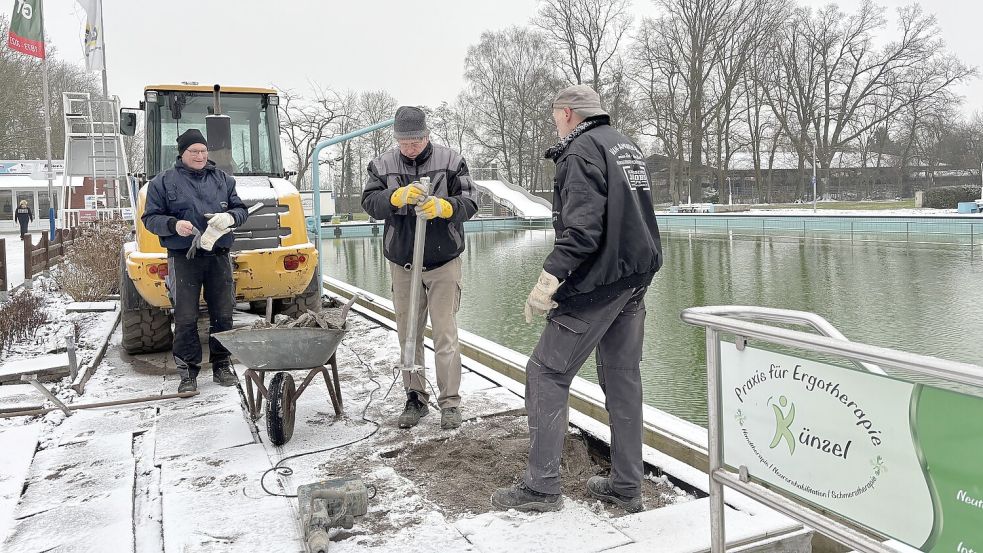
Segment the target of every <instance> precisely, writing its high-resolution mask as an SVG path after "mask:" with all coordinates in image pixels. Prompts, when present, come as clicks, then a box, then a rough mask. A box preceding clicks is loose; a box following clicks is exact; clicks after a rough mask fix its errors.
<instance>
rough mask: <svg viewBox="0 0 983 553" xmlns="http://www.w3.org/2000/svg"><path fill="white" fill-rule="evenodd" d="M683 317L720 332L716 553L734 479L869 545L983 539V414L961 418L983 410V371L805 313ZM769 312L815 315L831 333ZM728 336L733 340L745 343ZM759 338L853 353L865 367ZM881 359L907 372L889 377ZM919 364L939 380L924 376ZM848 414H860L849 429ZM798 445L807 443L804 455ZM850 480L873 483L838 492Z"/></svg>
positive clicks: (799, 515) (824, 528)
mask: <svg viewBox="0 0 983 553" xmlns="http://www.w3.org/2000/svg"><path fill="white" fill-rule="evenodd" d="M681 318H682V320H683V321H684V322H687V323H689V324H692V325H696V326H702V327H705V328H706V359H707V401H708V430H709V468H710V470H709V474H710V509H711V521H710V522H711V524H710V526H711V551H712V552H713V553H724V544H725V536H724V500H723V488H724V486H727V487H729V488H732V489H735V490H738V491H740V492H741V493H744V494H746V495H748V496H750V497H752V498H754V499H756V500H758V501H760V502H761V503H764V504H765V505H767V506H769V507H771V508H773V509H775V510H777V511H779V512H781V513H783V514H785V515H787V516H789V517H791V518H794V519H796V520H798V521H800V522H802V523H803V524H806V525H808V526H811V527H812V528H815V529H816V530H817V531H819V532H821V533H823V534H825V535H827V536H829V537H830V538H832V539H835V540H837V541H839V542H841V543H843V544H845V545H847V546H850V547H852V548H854V549H855V550H857V551H863V552H871V553H874V552H876V553H882V552H883V553H889V552H893V551H895V549H894V548H892V547H890V546H888V545H885V544H884V543H883V542H884V539H895V540H898V541H900V542H903V543H907V544H909V545H911V546H913V547H921V548H922V549H921V550H923V551H930V550H932V551H934V550H947V551H948V550H952V551H956V550H963V549H959V547H963V546H964V545H965V546H966V547H969V544H970V543H971V542H975V543H974V544H973V545H975V546H979V545H980V539H979V532H978V528H979V525H978V522H979V521H978V520H977V519H978V518H979V515H978V514H977V513H976V512H975V511H973V510H970V511H973V512H970V513H969V515H967V514H966V513H964V512H963V511H965V509H963V507H965V506H966V504H970V505H977V506H979V508H981V509H983V498H977V497H974V496H973V490H977V491H978V486H976V484H978V482H979V481H980V480H981V479H983V466H981V465H980V463H979V461H978V459H976V458H973V457H970V456H966V455H962V454H959V452H960V451H962V449H961V448H965V447H967V446H966V445H961V444H964V443H965V442H969V444H970V445H969V446H968V447H971V448H977V447H978V446H979V435H978V434H977V432H979V431H980V429H981V428H983V423H980V424H977V422H976V417H974V416H968V417H961V416H959V415H961V414H963V412H964V411H966V410H969V411H970V412H971V413H983V397H981V396H983V367H979V366H976V365H971V364H967V363H959V362H953V361H947V360H942V359H938V358H935V357H929V356H925V355H918V354H913V353H907V352H902V351H897V350H894V349H889V348H883V347H877V346H871V345H868V344H863V343H856V342H851V341H849V340H847V339H846V338H845V337H843V335H842V334H840V333H839V332H837V331H836V329H835V328H834V327H833V326H832V325H831V324H830V323H829V322H828V321H826V320H825V319H823V318H822V317H819V316H818V315H815V314H813V313H806V312H801V311H790V310H784V309H771V308H763V307H747V306H713V307H693V308H689V309H686V310H684V311H683V312H682V314H681ZM755 321H764V322H768V323H783V324H797V325H808V326H811V327H813V328H814V329H816V330H817V331H819V332H822V333H823V334H826V335H818V334H812V333H808V332H802V331H798V330H791V329H788V328H782V327H777V326H772V325H768V324H761V323H760V322H755ZM722 335H730V336H733V337H734V342H733V344H730V343H727V342H723V341H722ZM754 342H763V343H767V344H772V345H778V346H783V347H786V348H793V349H795V350H800V351H801V350H804V351H808V352H814V353H818V354H821V355H824V356H835V357H838V358H842V359H847V360H850V361H853V362H855V363H857V364H859V365H860V370H856V369H846V368H842V367H838V366H835V365H828V364H824V363H820V362H818V361H813V360H810V359H802V358H798V357H792V356H788V355H785V354H782V353H777V352H774V351H768V350H764V349H760V348H757V347H756V345H755V344H754ZM724 344H726V347H724ZM722 348H723V349H722ZM881 368H886V369H896V371H893V372H892V374H891V376H890V377H888V376H885V375H884V374H883V371H882V370H881ZM905 372H907V373H908V374H914V375H920V376H921V377H928V378H929V379H931V381H932V382H934V384H925V383H924V382H914V381H912V380H910V378H909V377H906V376H905V374H904V373H905ZM730 386H734V387H733V389H731V388H730ZM960 386H962V387H964V388H961V389H960V388H959V387H960ZM954 388H956V390H955V391H954ZM817 390H818V392H819V393H816V392H817ZM725 391H726V392H725ZM731 392H733V393H731ZM725 393H726V395H725ZM765 398H767V399H765ZM824 402H825V403H824ZM796 407H798V408H799V410H798V412H797V411H796ZM851 409H852V411H851ZM841 414H842V417H845V418H846V420H847V421H848V422H849V423H855V424H845V425H840V426H837V425H836V424H837V423H838V422H842V420H841V419H839V418H838V417H841ZM916 414H917V416H916ZM933 414H934V415H936V416H935V417H934V418H933ZM797 416H798V419H799V421H798V425H795V423H796V422H797V421H796V417H797ZM810 417H811V418H810ZM850 417H855V419H856V420H855V419H854V418H850ZM892 417H893V418H892ZM953 418H955V420H952V419H953ZM901 419H904V420H903V421H902V420H901ZM802 421H804V422H802ZM806 424H807V425H808V426H804V425H806ZM954 424H958V427H956V428H954V427H953V425H954ZM827 431H828V432H827ZM963 433H965V435H963ZM939 435H942V436H943V439H941V440H940V439H938V436H939ZM820 436H821V437H820ZM848 438H849V439H848ZM933 439H934V440H935V441H934V442H933ZM960 439H961V441H960ZM844 445H845V449H844ZM851 445H852V446H853V453H854V456H853V460H852V461H850V462H849V463H847V461H848V455H849V453H850V446H851ZM797 446H798V447H799V452H800V453H803V452H804V453H803V454H802V455H800V456H799V457H793V456H794V454H795V452H796V447H797ZM946 448H952V449H956V450H958V451H956V452H953V451H950V450H948V449H946ZM817 451H818V453H817ZM881 452H883V455H881V454H880V453H881ZM868 456H869V457H870V459H869V464H868V459H867V458H866V457H868ZM793 459H794V462H793ZM816 459H818V461H816ZM885 459H887V461H885ZM930 465H931V468H932V470H931V471H930V470H928V467H929V466H930ZM858 467H859V470H858ZM851 471H854V472H851ZM801 475H805V477H803V478H802V479H801V480H800V476H801ZM947 479H948V480H947ZM960 479H961V480H960ZM952 480H956V482H955V483H954V482H953V481H952ZM842 482H859V483H860V485H857V487H856V488H854V487H853V484H850V485H849V486H847V487H845V488H837V486H840V485H841V483H842ZM962 483H965V486H964V487H960V485H959V484H962ZM974 483H975V484H974ZM966 490H969V492H967V491H966ZM977 495H978V494H977ZM943 520H945V524H942V521H943ZM847 521H850V522H852V523H855V524H856V525H854V524H848V523H847ZM857 525H858V526H859V527H860V528H861V529H863V530H864V531H859V530H858V529H857ZM962 529H966V530H965V531H964V533H965V536H963V534H959V532H961V531H963V530H962ZM957 544H958V547H957ZM950 546H951V549H950ZM935 547H939V549H935ZM967 550H968V549H967ZM977 550H979V549H977Z"/></svg>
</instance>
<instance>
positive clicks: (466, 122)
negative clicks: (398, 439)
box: [427, 93, 481, 167]
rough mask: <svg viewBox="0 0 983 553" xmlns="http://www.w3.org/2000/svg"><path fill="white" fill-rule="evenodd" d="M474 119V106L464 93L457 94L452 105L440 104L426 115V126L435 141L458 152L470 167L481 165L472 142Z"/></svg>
mask: <svg viewBox="0 0 983 553" xmlns="http://www.w3.org/2000/svg"><path fill="white" fill-rule="evenodd" d="M475 118H476V109H475V106H474V104H473V103H472V102H471V101H470V100H469V99H468V97H467V96H466V95H465V94H464V93H461V94H458V96H457V98H456V99H455V100H454V103H453V104H449V103H447V102H441V104H440V105H439V106H437V107H436V108H434V109H431V110H428V113H427V121H428V126H429V127H430V130H431V132H432V133H433V135H434V137H435V138H436V140H437V141H438V142H439V143H441V144H446V145H447V146H449V147H451V148H453V149H454V150H456V151H458V152H459V153H460V154H461V155H463V156H464V157H465V159H467V160H468V163H469V164H471V165H472V167H475V166H474V163H475V162H477V163H479V164H481V156H480V155H479V153H478V152H477V145H476V144H475V141H474V135H475V134H474V129H473V125H474V122H475ZM479 166H480V165H479Z"/></svg>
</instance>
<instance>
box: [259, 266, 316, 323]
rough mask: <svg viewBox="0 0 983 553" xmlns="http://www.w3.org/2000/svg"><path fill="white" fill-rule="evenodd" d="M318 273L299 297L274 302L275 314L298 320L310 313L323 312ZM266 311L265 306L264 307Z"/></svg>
mask: <svg viewBox="0 0 983 553" xmlns="http://www.w3.org/2000/svg"><path fill="white" fill-rule="evenodd" d="M317 284H318V283H317V273H315V274H314V276H312V277H311V282H310V284H308V285H307V288H306V289H305V290H304V291H303V292H301V294H300V295H299V296H296V297H293V298H289V299H282V300H273V314H274V315H279V314H282V315H286V316H288V317H293V318H295V319H296V318H297V317H299V316H301V315H303V314H304V313H307V312H308V311H314V312H317V311H320V310H321V287H320V286H318V285H317ZM264 309H265V305H264Z"/></svg>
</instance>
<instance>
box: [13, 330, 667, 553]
mask: <svg viewBox="0 0 983 553" xmlns="http://www.w3.org/2000/svg"><path fill="white" fill-rule="evenodd" d="M81 315H83V314H79V315H77V316H81ZM85 315H88V314H85ZM349 319H350V325H351V330H350V332H349V334H348V335H347V336H346V338H345V340H344V341H343V342H342V344H341V346H339V349H338V363H339V372H340V375H339V376H340V380H341V386H342V390H343V394H342V395H343V401H344V413H343V415H342V416H341V417H335V416H334V411H333V409H332V407H331V404H330V401H329V399H328V394H327V390H326V389H325V386H324V383H323V382H322V381H321V378H320V376H319V377H317V378H316V379H315V380H314V381H313V382H312V383H311V386H310V387H309V388H308V389H307V390H306V391H305V392H304V394H303V395H302V396H301V398H300V399H299V401H298V405H297V410H296V417H297V420H296V427H295V430H294V435H293V438H292V439H291V440H290V441H289V442H288V443H286V444H284V445H283V446H282V447H279V448H278V447H274V446H272V445H271V444H270V442H269V440H268V436H267V431H266V420H265V418H262V417H261V418H260V419H259V420H258V421H256V422H255V423H253V421H251V420H250V419H249V417H248V415H247V414H246V410H245V409H244V407H243V404H244V401H243V396H242V390H241V389H240V388H223V387H220V386H218V385H217V384H214V383H212V382H211V379H210V378H209V375H208V371H209V369H208V366H207V365H206V366H205V368H204V369H203V372H202V374H201V375H200V377H199V381H198V382H199V390H200V392H201V393H200V394H199V395H198V396H195V397H194V398H189V399H184V400H165V401H159V402H153V403H137V404H132V405H122V406H117V407H110V408H101V409H91V410H83V411H77V412H76V413H75V414H74V415H72V416H71V417H68V418H66V417H65V416H64V415H63V414H62V413H60V412H52V413H49V414H47V415H45V416H43V417H38V418H35V419H33V420H32V419H24V418H17V419H0V443H3V444H5V445H4V447H2V448H0V474H2V475H4V476H6V475H10V478H7V479H2V478H0V529H4V528H7V529H8V531H7V533H6V536H4V534H2V533H0V550H4V551H46V550H56V551H61V550H81V551H97V550H106V547H111V549H112V550H114V551H135V552H145V551H154V552H159V551H216V552H218V551H221V552H226V551H256V550H263V551H289V552H296V551H298V550H301V549H302V543H301V529H300V527H299V523H298V505H297V502H296V499H290V498H284V497H275V496H273V495H268V494H267V493H266V492H265V491H264V490H263V485H264V484H265V486H266V487H267V488H268V489H269V490H270V491H271V492H273V493H279V494H293V493H295V492H296V489H297V486H299V485H301V484H306V483H310V482H313V481H318V480H325V479H330V478H340V477H359V478H361V479H363V480H364V481H365V482H366V484H370V485H372V486H373V487H374V488H375V490H377V491H376V495H375V497H373V498H372V499H370V500H369V512H368V514H367V515H366V516H364V517H359V518H356V520H355V526H354V527H353V528H352V529H350V530H343V529H334V530H332V545H331V550H332V551H334V552H356V551H391V550H399V551H421V552H423V551H434V550H440V551H447V552H452V551H488V552H490V551H504V550H510V551H518V550H523V549H528V548H530V547H534V548H536V549H542V550H544V551H545V550H560V549H559V548H564V549H565V550H575V551H598V550H600V549H602V548H612V547H613V549H609V550H611V551H619V548H618V547H620V546H624V547H630V546H631V545H632V544H633V543H634V540H633V539H632V538H631V537H630V536H629V535H628V533H627V531H625V530H619V529H618V528H616V526H615V525H614V523H615V522H616V521H617V520H619V518H618V517H617V516H616V514H617V513H612V512H611V511H609V510H606V509H605V508H603V507H601V506H600V504H599V503H597V502H586V501H581V500H577V499H573V498H572V496H570V497H567V499H566V501H565V507H564V510H563V511H561V512H560V513H554V514H552V515H549V516H547V517H545V518H543V519H540V518H539V517H537V516H535V515H525V514H518V513H515V512H508V513H501V512H494V511H491V509H490V506H489V505H488V498H487V493H486V491H482V492H481V493H479V494H471V496H468V489H469V478H471V477H474V476H479V475H480V476H481V478H482V482H483V485H486V486H487V485H489V482H492V483H494V484H495V485H508V484H510V483H511V482H512V481H513V480H514V478H515V477H516V476H518V471H517V470H513V468H512V467H511V466H508V467H504V468H502V469H500V470H499V473H495V471H496V467H495V466H490V467H489V466H479V465H474V466H473V465H471V464H467V463H472V462H474V461H473V459H471V458H468V460H465V457H464V452H465V451H469V450H472V449H474V447H475V442H480V441H481V440H482V436H484V435H485V434H488V435H491V434H493V433H492V432H490V431H488V430H487V429H488V428H494V429H497V430H495V432H498V434H497V435H495V437H493V438H491V439H492V441H490V442H488V443H486V444H484V445H481V444H478V445H481V447H484V448H485V449H487V450H489V451H494V450H495V449H497V447H496V444H499V443H503V442H501V441H495V440H501V439H513V438H509V435H508V434H507V433H508V432H511V431H512V429H519V430H524V427H525V417H524V416H523V414H522V405H523V404H522V400H521V399H520V398H519V397H518V396H516V395H515V394H513V393H511V392H509V391H507V390H505V389H504V388H502V387H500V386H498V385H497V384H496V383H494V382H491V381H490V380H488V379H486V378H484V377H482V376H480V375H478V374H476V373H473V372H470V371H467V372H466V373H465V375H464V377H463V379H462V382H463V385H462V391H463V396H464V404H463V412H464V416H465V424H464V426H463V427H462V429H460V430H456V431H450V432H448V431H443V430H441V429H440V428H439V419H440V417H439V412H438V411H437V410H436V409H435V407H436V406H435V405H431V413H430V415H429V416H427V417H425V418H424V419H423V421H421V424H420V425H419V426H418V427H417V428H415V429H413V430H412V431H403V430H400V429H398V428H396V426H395V419H396V417H397V416H398V414H399V412H400V411H401V410H402V407H403V402H404V401H405V396H404V394H403V392H402V389H401V386H400V384H399V383H398V382H396V384H395V386H393V383H394V373H393V367H394V365H395V362H396V360H397V359H398V344H397V339H396V336H395V332H393V331H391V330H390V329H388V328H385V327H381V326H378V325H377V324H376V323H374V322H371V321H368V320H367V319H364V318H362V317H361V316H358V315H354V314H353V315H350V318H349ZM251 320H254V319H251V318H249V317H241V316H240V317H237V324H239V325H244V324H248V322H250V321H251ZM119 341H120V334H119V330H118V329H117V330H116V332H115V333H114V334H113V336H112V338H111V342H110V346H109V350H108V351H107V354H106V357H105V358H104V360H103V362H102V363H101V364H100V366H99V367H98V370H97V371H96V372H95V374H94V375H93V377H92V379H91V380H90V381H89V383H88V385H87V387H86V393H85V395H84V396H81V397H75V396H72V395H71V394H61V395H63V397H64V399H65V400H66V401H68V402H75V403H77V402H85V403H89V402H95V401H105V400H109V399H120V398H132V397H141V396H148V395H150V396H156V395H160V394H164V393H172V392H174V391H175V389H176V387H177V377H176V374H175V372H174V365H173V360H172V358H171V356H170V355H169V354H168V353H161V354H152V355H144V356H137V357H131V356H129V355H126V354H125V353H123V352H122V350H121V349H120V347H119ZM427 359H428V362H427V364H428V365H429V366H431V367H432V352H430V351H428V352H427ZM236 369H237V372H238V373H239V375H240V381H241V380H242V375H243V370H244V367H242V366H237V367H236ZM428 372H429V375H430V378H431V380H432V379H433V372H432V369H430V370H429V371H428ZM305 373H306V371H292V374H293V376H294V378H295V380H296V381H297V383H298V385H299V383H300V381H301V380H302V378H303V377H304V376H305ZM267 382H269V378H267ZM55 387H56V388H57V386H55ZM391 387H392V391H391V393H389V394H388V397H387V392H389V391H390V388H391ZM363 413H364V418H363ZM377 427H378V430H377ZM503 433H505V434H503ZM502 436H504V438H503V437H502ZM363 438H368V439H365V440H362V439H363ZM359 440H362V441H359ZM352 442H355V443H354V444H352V445H346V444H350V443H352ZM35 443H38V446H37V452H36V453H35V446H34V444H35ZM8 444H16V446H15V447H11V446H10V445H8ZM525 447H526V446H524V445H522V444H521V443H520V447H519V448H518V449H520V450H522V449H524V448H525ZM462 448H463V449H462ZM501 449H504V448H501ZM319 450H324V451H319ZM312 451H314V452H317V453H314V454H311V455H304V454H305V453H308V452H312ZM413 451H416V452H428V453H434V455H432V456H431V457H433V459H431V460H430V461H428V462H431V463H433V462H436V463H438V464H437V465H436V467H437V469H438V473H437V475H438V476H437V477H433V476H430V477H424V475H423V474H417V472H419V471H416V470H414V467H417V468H419V469H420V470H425V469H426V467H425V466H424V464H423V462H424V461H423V459H422V457H419V458H418V457H415V456H414V455H415V454H411V453H410V452H413ZM478 451H480V449H479V450H478ZM417 454H419V453H417ZM472 454H473V452H472ZM32 455H33V460H31V456H32ZM294 455H301V456H299V457H296V458H289V457H291V456H294ZM440 455H443V456H445V457H447V458H446V459H444V460H441V457H440ZM455 455H461V456H462V457H461V461H460V462H461V463H465V464H463V465H462V466H461V467H454V468H456V469H457V470H459V471H462V470H463V471H464V474H465V475H468V474H470V475H472V476H465V477H464V478H462V479H461V480H459V481H456V482H452V484H454V485H456V486H458V487H459V488H460V489H462V490H463V492H461V493H460V494H458V495H459V496H460V499H461V501H458V502H457V504H459V506H458V507H451V506H450V505H448V504H446V503H442V500H440V497H441V495H440V493H437V492H439V491H440V490H439V489H437V488H434V486H438V487H439V486H441V485H442V482H441V481H440V478H439V474H440V470H439V467H441V466H448V465H447V463H453V462H454V459H455V458H456V457H455ZM288 458H289V459H288ZM584 458H585V459H586V458H587V456H586V455H585V456H584ZM281 460H283V461H284V463H283V464H284V465H285V466H287V467H289V468H290V469H291V470H292V471H293V474H290V475H287V474H281V475H278V474H276V473H270V474H269V475H267V477H266V478H265V480H264V481H263V482H261V480H260V477H261V476H262V474H263V473H264V471H266V470H268V469H270V468H271V467H273V466H274V464H276V463H277V462H279V461H281ZM479 461H480V459H479ZM488 462H489V461H488V460H487V459H486V460H485V463H486V464H487V463H488ZM28 463H29V468H28ZM426 470H433V465H430V468H429V469H426ZM468 471H470V473H469V472H468ZM655 480H658V479H653V481H655ZM21 482H26V490H24V491H23V494H21V491H22V490H23V485H22V484H21ZM475 483H477V480H475ZM651 484H653V485H655V484H657V482H651ZM662 484H663V485H664V486H668V487H667V488H666V489H668V490H669V491H670V492H672V490H673V487H672V485H671V483H668V482H662ZM647 485H648V484H647ZM677 493H678V494H679V495H680V496H681V497H685V494H682V492H679V491H678V489H677ZM451 495H452V496H453V495H454V494H451ZM479 495H480V497H479ZM654 495H659V496H660V497H661V496H662V495H668V496H672V495H676V494H674V493H669V494H664V493H659V494H653V496H654ZM649 499H651V500H653V501H654V500H655V499H656V498H655V497H650V498H649ZM461 506H464V507H466V508H464V509H463V511H464V512H463V514H462V507H461ZM660 510H661V509H653V510H652V511H651V512H655V511H660ZM634 516H637V515H634ZM11 517H12V519H11ZM627 518H629V517H625V519H627ZM544 528H548V531H546V532H544V531H543V529H544ZM107 544H112V545H111V546H109V545H107ZM635 545H638V544H635Z"/></svg>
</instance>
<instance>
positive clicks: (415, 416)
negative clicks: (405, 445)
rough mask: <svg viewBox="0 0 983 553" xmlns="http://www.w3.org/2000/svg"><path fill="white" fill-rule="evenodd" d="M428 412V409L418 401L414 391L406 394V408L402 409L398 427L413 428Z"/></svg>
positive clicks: (418, 396)
mask: <svg viewBox="0 0 983 553" xmlns="http://www.w3.org/2000/svg"><path fill="white" fill-rule="evenodd" d="M429 412H430V408H429V407H427V404H426V403H425V402H423V401H422V400H420V394H418V393H417V392H414V391H409V392H406V407H405V408H404V409H403V413H402V414H401V415H399V427H400V428H413V427H414V426H416V424H417V423H418V422H420V419H421V418H423V417H425V416H427V414H428V413H429Z"/></svg>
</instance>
